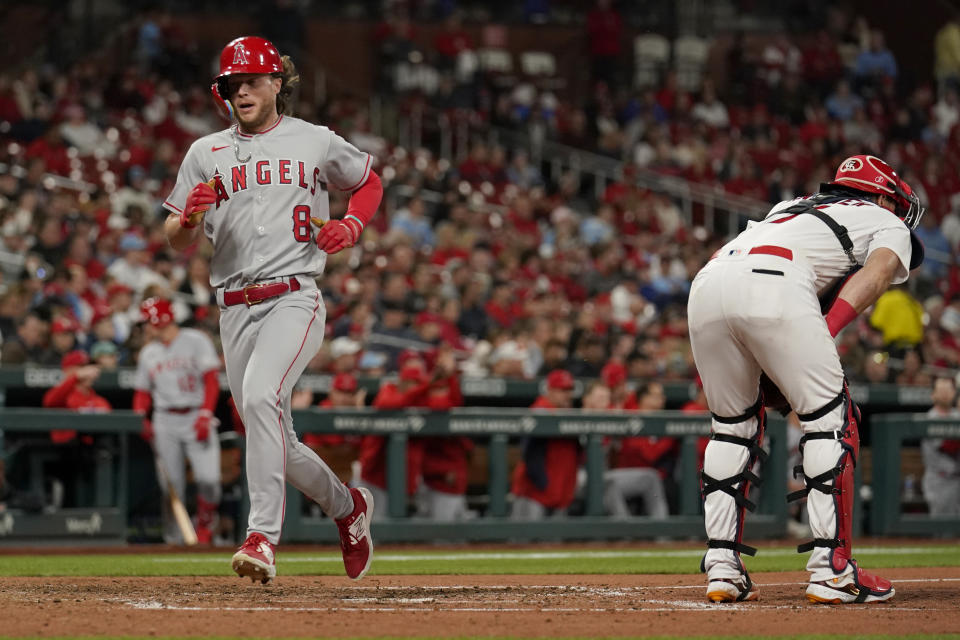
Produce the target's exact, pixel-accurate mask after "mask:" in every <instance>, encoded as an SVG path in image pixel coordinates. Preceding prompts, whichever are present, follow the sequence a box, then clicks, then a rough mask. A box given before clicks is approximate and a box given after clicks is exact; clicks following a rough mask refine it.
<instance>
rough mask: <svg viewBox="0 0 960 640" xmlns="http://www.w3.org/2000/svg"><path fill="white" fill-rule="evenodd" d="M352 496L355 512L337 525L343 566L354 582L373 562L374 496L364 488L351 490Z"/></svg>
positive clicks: (338, 521)
mask: <svg viewBox="0 0 960 640" xmlns="http://www.w3.org/2000/svg"><path fill="white" fill-rule="evenodd" d="M350 495H352V496H353V512H352V513H351V514H350V515H348V516H347V517H346V518H342V519H340V520H337V521H336V523H337V528H338V529H339V530H340V551H341V552H343V566H344V568H345V569H346V570H347V575H348V576H349V577H350V578H351V579H352V580H359V579H360V578H362V577H363V576H364V575H365V574H366V573H367V570H368V569H369V568H370V563H371V562H372V561H373V537H372V536H371V535H370V518H372V517H373V495H372V494H371V493H370V491H369V490H367V489H363V488H360V489H350Z"/></svg>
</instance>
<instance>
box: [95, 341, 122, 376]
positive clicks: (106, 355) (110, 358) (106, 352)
mask: <svg viewBox="0 0 960 640" xmlns="http://www.w3.org/2000/svg"><path fill="white" fill-rule="evenodd" d="M90 360H92V361H93V364H95V365H97V366H98V367H100V370H101V371H116V369H117V364H118V362H119V360H120V351H119V349H117V345H116V344H114V343H112V342H109V341H107V340H101V341H99V342H95V343H94V344H93V346H92V347H90Z"/></svg>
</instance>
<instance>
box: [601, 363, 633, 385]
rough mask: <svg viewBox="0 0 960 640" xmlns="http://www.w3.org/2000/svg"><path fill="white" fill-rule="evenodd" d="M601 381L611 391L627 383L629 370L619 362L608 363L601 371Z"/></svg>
mask: <svg viewBox="0 0 960 640" xmlns="http://www.w3.org/2000/svg"><path fill="white" fill-rule="evenodd" d="M600 379H601V380H603V384H605V385H607V386H608V387H610V388H611V389H612V388H614V387H619V386H620V385H622V384H623V383H624V382H626V381H627V368H626V367H625V366H623V365H622V364H621V363H619V362H608V363H607V364H606V365H604V367H603V369H601V370H600Z"/></svg>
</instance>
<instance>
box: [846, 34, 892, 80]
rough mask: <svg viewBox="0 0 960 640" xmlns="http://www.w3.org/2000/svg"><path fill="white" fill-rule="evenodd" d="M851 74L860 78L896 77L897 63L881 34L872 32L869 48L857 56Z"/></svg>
mask: <svg viewBox="0 0 960 640" xmlns="http://www.w3.org/2000/svg"><path fill="white" fill-rule="evenodd" d="M853 73H854V74H855V75H857V76H859V77H861V78H864V77H871V76H883V77H886V78H896V77H897V61H896V60H895V59H894V57H893V54H892V53H891V52H890V50H889V49H887V45H886V43H885V41H884V37H883V33H882V32H880V31H874V32H873V37H872V40H871V42H870V48H869V49H867V50H866V51H863V52H861V53H860V55H858V56H857V63H856V65H855V66H854V69H853Z"/></svg>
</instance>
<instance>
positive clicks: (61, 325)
mask: <svg viewBox="0 0 960 640" xmlns="http://www.w3.org/2000/svg"><path fill="white" fill-rule="evenodd" d="M77 329H79V327H78V326H77V324H76V323H75V322H74V321H73V320H71V319H70V318H64V317H59V318H57V319H56V320H54V321H53V324H52V325H50V333H74V332H75V331H76V330H77Z"/></svg>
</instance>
